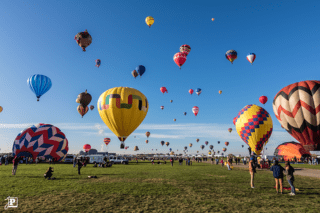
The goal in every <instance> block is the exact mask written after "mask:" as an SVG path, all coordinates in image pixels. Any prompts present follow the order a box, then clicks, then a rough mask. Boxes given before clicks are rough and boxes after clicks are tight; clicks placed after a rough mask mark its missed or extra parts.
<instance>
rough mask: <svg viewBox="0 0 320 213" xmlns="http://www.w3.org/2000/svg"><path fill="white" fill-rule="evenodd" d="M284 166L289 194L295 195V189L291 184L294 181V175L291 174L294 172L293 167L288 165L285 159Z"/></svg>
mask: <svg viewBox="0 0 320 213" xmlns="http://www.w3.org/2000/svg"><path fill="white" fill-rule="evenodd" d="M285 166H286V171H285V173H286V176H287V181H288V183H289V185H290V187H291V193H290V195H292V196H294V195H296V190H295V187H294V185H293V181H294V176H293V173H294V168H293V167H292V166H291V165H290V163H289V161H286V163H285Z"/></svg>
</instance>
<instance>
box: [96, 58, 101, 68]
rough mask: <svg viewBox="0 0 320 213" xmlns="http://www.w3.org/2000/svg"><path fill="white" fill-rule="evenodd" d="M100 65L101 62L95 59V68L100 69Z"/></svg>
mask: <svg viewBox="0 0 320 213" xmlns="http://www.w3.org/2000/svg"><path fill="white" fill-rule="evenodd" d="M100 65H101V60H100V59H97V60H96V67H98V68H99V67H100Z"/></svg>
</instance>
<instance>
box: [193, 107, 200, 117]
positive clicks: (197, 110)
mask: <svg viewBox="0 0 320 213" xmlns="http://www.w3.org/2000/svg"><path fill="white" fill-rule="evenodd" d="M192 112H193V114H194V115H195V116H197V115H198V113H199V107H197V106H194V107H193V108H192Z"/></svg>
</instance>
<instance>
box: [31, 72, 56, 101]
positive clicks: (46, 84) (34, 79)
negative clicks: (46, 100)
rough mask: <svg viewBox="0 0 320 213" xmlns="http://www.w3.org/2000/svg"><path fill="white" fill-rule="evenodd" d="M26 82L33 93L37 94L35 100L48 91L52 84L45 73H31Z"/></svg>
mask: <svg viewBox="0 0 320 213" xmlns="http://www.w3.org/2000/svg"><path fill="white" fill-rule="evenodd" d="M27 83H28V85H29V87H30V89H31V90H32V92H33V93H34V94H36V96H37V101H39V98H40V97H41V96H42V95H43V94H45V93H46V92H48V91H49V89H50V88H51V86H52V83H51V79H50V78H49V77H47V76H45V75H39V74H36V75H33V76H31V77H30V78H28V80H27Z"/></svg>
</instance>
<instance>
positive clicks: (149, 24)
mask: <svg viewBox="0 0 320 213" xmlns="http://www.w3.org/2000/svg"><path fill="white" fill-rule="evenodd" d="M153 23H154V18H152V17H151V16H148V17H147V18H146V24H147V25H148V26H149V28H150V27H151V25H153Z"/></svg>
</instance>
